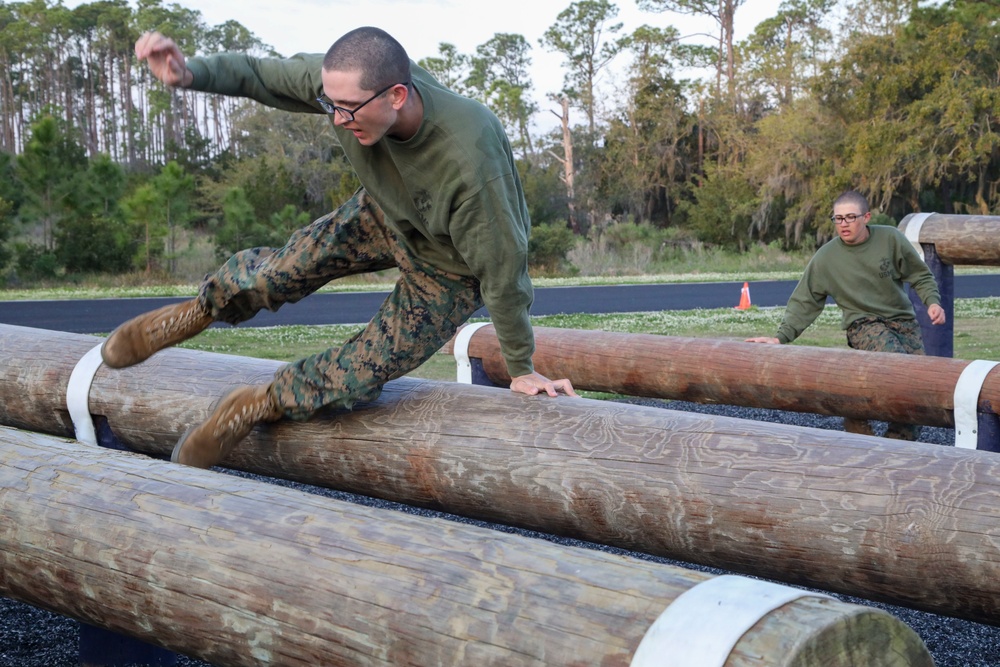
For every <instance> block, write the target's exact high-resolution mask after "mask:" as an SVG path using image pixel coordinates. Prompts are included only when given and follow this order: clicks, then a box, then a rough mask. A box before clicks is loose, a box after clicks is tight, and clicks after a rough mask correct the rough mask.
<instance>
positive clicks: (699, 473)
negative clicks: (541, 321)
mask: <svg viewBox="0 0 1000 667" xmlns="http://www.w3.org/2000/svg"><path fill="white" fill-rule="evenodd" d="M99 341H100V339H98V338H94V337H90V336H80V335H75V334H65V333H56V332H48V331H42V330H37V329H27V328H22V327H11V326H6V327H0V422H2V423H5V424H8V425H11V426H16V427H19V428H25V429H30V430H35V431H47V432H50V433H57V434H64V435H66V434H69V433H71V432H72V426H71V424H70V420H69V418H68V415H67V412H66V409H65V408H64V407H63V406H64V401H65V398H66V391H65V387H66V383H67V381H68V379H69V377H70V374H71V373H72V369H73V367H74V366H75V365H76V363H77V359H79V358H80V357H82V356H83V355H84V354H85V353H86V352H88V351H89V350H90V349H91V348H93V347H94V346H95V345H96V344H97V343H98V342H99ZM279 366H280V364H278V363H277V362H272V361H263V360H255V359H247V358H242V357H234V356H228V355H221V354H212V353H207V352H196V351H191V350H183V349H171V350H165V351H164V352H162V353H160V354H158V355H156V356H155V357H153V358H152V359H150V360H149V361H147V362H145V363H143V364H140V365H138V366H134V367H132V368H127V369H122V370H113V369H108V368H104V367H101V368H99V369H98V370H97V372H96V375H95V376H94V380H93V386H92V387H91V390H90V411H91V412H92V413H93V414H94V415H100V416H103V417H105V418H106V419H107V420H108V421H109V423H110V425H111V427H112V428H113V429H114V431H115V433H116V434H117V435H118V437H119V438H121V439H122V441H124V442H125V443H127V444H128V445H129V446H131V447H133V448H135V449H136V450H138V451H142V452H145V453H149V454H154V455H166V454H168V453H169V452H170V451H171V449H172V448H173V445H174V442H175V441H176V439H177V437H178V434H180V433H182V432H183V430H184V429H185V428H186V427H187V426H188V425H190V424H192V423H196V422H199V421H201V420H203V419H205V418H206V417H207V415H208V414H209V412H210V410H211V406H212V405H213V403H214V402H215V401H216V400H218V397H219V396H220V395H222V394H223V393H224V392H225V391H226V390H227V389H228V388H229V387H230V386H232V385H234V384H238V383H244V382H261V381H266V380H267V378H269V377H271V375H272V374H273V372H274V371H275V370H276V369H277V368H278V367H279ZM226 465H228V466H231V467H233V468H238V469H241V470H247V471H251V472H257V473H263V474H270V475H274V476H277V477H284V478H288V479H293V480H298V481H302V482H308V483H312V484H317V485H320V486H325V487H329V488H334V489H341V490H345V491H350V492H354V493H361V494H365V495H373V496H377V497H381V498H386V499H390V500H396V501H400V502H404V503H408V504H411V505H415V506H421V507H428V508H434V509H440V510H444V511H447V512H450V513H453V514H457V515H461V516H468V517H475V518H479V519H484V520H488V521H496V522H500V523H507V524H510V525H515V526H521V527H524V528H530V529H535V530H539V531H543V532H546V533H551V534H558V535H565V536H571V537H577V538H580V539H584V540H588V541H591V542H597V543H603V544H611V545H616V546H619V547H622V548H625V549H629V550H632V551H641V552H645V553H649V554H655V555H660V556H665V557H670V558H676V559H679V560H683V561H687V562H694V563H701V564H704V565H710V566H716V567H721V568H725V569H727V570H730V571H735V572H740V573H748V574H753V575H757V576H762V577H767V578H771V579H776V580H778V581H784V582H786V583H792V584H801V585H806V586H812V587H817V588H823V589H825V590H831V591H837V592H841V593H847V594H851V595H856V596H860V597H864V598H867V599H876V600H883V601H887V602H891V603H894V604H901V605H906V606H910V607H914V608H918V609H923V610H928V611H933V612H935V613H941V614H949V615H953V616H958V617H962V618H968V619H972V620H976V621H980V622H986V623H993V624H1000V547H998V545H1000V483H998V482H997V480H998V479H1000V457H997V456H996V455H995V454H991V453H986V452H979V451H975V450H961V449H955V448H953V447H939V446H931V445H925V444H919V443H908V442H900V441H895V440H886V439H882V438H870V437H864V436H853V435H851V434H847V433H843V432H840V431H827V430H821V429H808V428H801V427H795V426H787V425H783V424H770V423H761V422H753V421H748V420H740V419H732V418H724V417H710V416H705V415H696V414H691V413H683V412H677V411H672V410H663V409H659V408H651V407H641V406H633V405H625V404H621V403H614V402H606V401H596V400H589V399H582V398H581V399H568V398H564V397H563V398H558V399H551V400H550V399H547V398H544V397H528V396H523V395H518V394H513V393H512V392H510V391H508V390H500V389H495V388H488V387H478V386H468V385H460V384H457V383H442V382H430V381H418V380H413V379H408V378H403V379H401V380H398V381H394V382H391V383H389V384H388V385H386V388H385V391H384V392H383V394H382V396H381V397H380V398H379V399H378V400H377V401H376V402H374V403H373V404H371V405H367V406H359V407H358V409H356V410H354V411H353V412H346V413H330V414H324V415H320V416H317V418H315V419H313V420H311V421H309V422H304V423H298V422H286V421H282V422H277V423H274V424H270V425H267V426H265V427H262V428H258V429H257V430H255V431H254V432H253V433H252V434H251V436H250V437H249V438H248V439H247V441H246V442H245V443H244V444H243V445H242V446H241V447H239V448H237V449H236V450H235V451H234V452H233V454H232V455H231V456H230V457H229V459H228V460H227V461H226Z"/></svg>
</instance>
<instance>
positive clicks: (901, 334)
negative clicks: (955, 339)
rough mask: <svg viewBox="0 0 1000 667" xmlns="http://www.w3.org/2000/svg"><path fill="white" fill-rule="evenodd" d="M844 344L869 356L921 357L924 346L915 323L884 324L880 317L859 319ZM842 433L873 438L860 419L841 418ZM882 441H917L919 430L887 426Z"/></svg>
mask: <svg viewBox="0 0 1000 667" xmlns="http://www.w3.org/2000/svg"><path fill="white" fill-rule="evenodd" d="M847 344H848V345H850V346H851V347H852V348H854V349H855V350H867V351H868V352H898V353H902V354H923V353H924V343H923V339H922V338H921V336H920V325H919V324H917V321H916V320H885V319H882V318H881V317H862V318H861V319H859V320H855V321H854V322H852V323H851V325H850V326H849V327H848V328H847ZM844 430H845V431H850V432H851V433H864V434H867V435H872V427H871V425H870V424H869V423H868V422H867V421H865V420H863V419H848V418H846V417H845V418H844ZM885 437H887V438H895V439H897V440H916V439H917V438H918V437H920V427H919V426H916V425H914V424H901V423H898V422H890V423H889V426H888V428H886V431H885Z"/></svg>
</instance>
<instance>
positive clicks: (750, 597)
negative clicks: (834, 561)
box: [630, 574, 832, 667]
mask: <svg viewBox="0 0 1000 667" xmlns="http://www.w3.org/2000/svg"><path fill="white" fill-rule="evenodd" d="M803 597H817V598H828V599H832V598H830V596H829V595H824V594H822V593H813V592H811V591H804V590H802V589H800V588H792V587H791V586H782V585H780V584H774V583H771V582H768V581H760V580H759V579H749V578H747V577H739V576H736V575H731V574H725V575H722V576H718V577H714V578H712V579H707V580H705V581H703V582H701V583H700V584H698V585H696V586H693V587H692V588H689V589H688V590H686V591H684V592H683V593H681V594H680V595H678V596H677V598H676V599H674V601H673V602H671V603H670V604H669V605H668V606H667V608H666V609H665V610H664V611H663V613H662V614H660V617H659V618H657V619H656V621H655V622H654V623H653V625H651V626H649V630H647V631H646V635H645V636H644V637H643V638H642V641H641V642H640V643H639V648H638V649H636V652H635V655H634V656H632V662H631V663H630V665H631V667H667V666H669V667H722V666H723V665H724V664H725V663H726V660H728V659H729V654H730V653H732V651H733V647H735V646H736V643H737V642H738V641H739V640H740V637H742V636H743V635H744V634H746V631H747V630H749V629H750V628H752V627H753V626H754V625H756V624H757V622H758V621H759V620H760V619H762V618H764V617H765V616H766V615H767V614H769V613H771V612H772V611H774V610H775V609H777V608H778V607H780V606H782V605H785V604H788V603H789V602H792V601H793V600H797V599H799V598H803Z"/></svg>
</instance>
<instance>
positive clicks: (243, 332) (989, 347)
mask: <svg viewBox="0 0 1000 667" xmlns="http://www.w3.org/2000/svg"><path fill="white" fill-rule="evenodd" d="M783 314H784V308H758V307H756V306H754V307H753V308H751V309H750V310H748V311H738V310H735V309H733V308H719V309H703V310H683V311H660V312H648V313H622V314H611V315H549V316H545V317H534V318H532V322H533V323H534V325H535V326H542V327H555V328H563V329H567V328H568V329H595V330H600V331H615V332H622V333H649V334H660V335H666V336H687V337H696V338H723V339H728V340H743V339H745V338H748V337H750V336H762V335H773V334H774V332H775V330H776V329H777V327H778V324H780V322H781V318H782V315H783ZM954 318H955V339H954V341H955V343H954V345H955V358H957V359H968V360H972V359H1000V327H997V325H996V323H997V321H998V319H1000V297H991V298H986V299H957V300H956V301H955V315H954ZM359 329H360V326H357V325H328V326H279V327H266V328H259V329H251V328H245V327H223V328H212V329H209V330H208V331H205V332H204V333H202V334H201V335H200V336H198V337H197V338H194V339H192V340H190V341H188V342H186V343H184V344H183V347H187V348H190V349H197V350H206V351H210V352H218V353H222V354H236V355H241V356H246V357H256V358H261V359H276V360H279V361H293V360H295V359H300V358H302V357H305V356H308V355H310V354H314V353H316V352H320V351H322V350H325V349H326V348H328V347H336V346H338V345H340V344H341V343H343V341H345V340H346V339H347V338H349V337H350V336H351V335H353V334H354V333H355V332H357V331H358V330H359ZM793 344H794V345H809V346H815V347H839V348H846V347H847V343H846V340H845V337H844V332H843V330H841V328H840V311H839V310H838V309H837V308H836V307H835V306H828V307H827V308H826V309H825V310H824V311H823V313H822V314H821V315H820V316H819V318H817V320H816V322H815V323H813V325H812V326H811V327H809V329H807V330H806V332H805V333H804V334H803V336H802V337H801V338H800V339H799V340H797V341H795V343H793ZM411 375H412V376H413V377H420V378H427V379H433V380H454V379H455V361H454V359H453V358H452V357H451V356H450V355H444V354H437V355H435V356H434V357H433V358H432V359H430V360H429V361H428V362H427V363H425V364H424V365H423V366H421V367H420V368H418V369H416V370H415V371H414V372H413V373H411Z"/></svg>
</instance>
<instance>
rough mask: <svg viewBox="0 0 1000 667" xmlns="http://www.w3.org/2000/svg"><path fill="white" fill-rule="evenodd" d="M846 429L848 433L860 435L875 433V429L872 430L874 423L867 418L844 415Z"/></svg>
mask: <svg viewBox="0 0 1000 667" xmlns="http://www.w3.org/2000/svg"><path fill="white" fill-rule="evenodd" d="M844 430H845V431H847V432H848V433H857V434H859V435H875V431H873V430H872V425H871V424H870V423H869V422H868V420H867V419H851V418H850V417H844Z"/></svg>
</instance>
